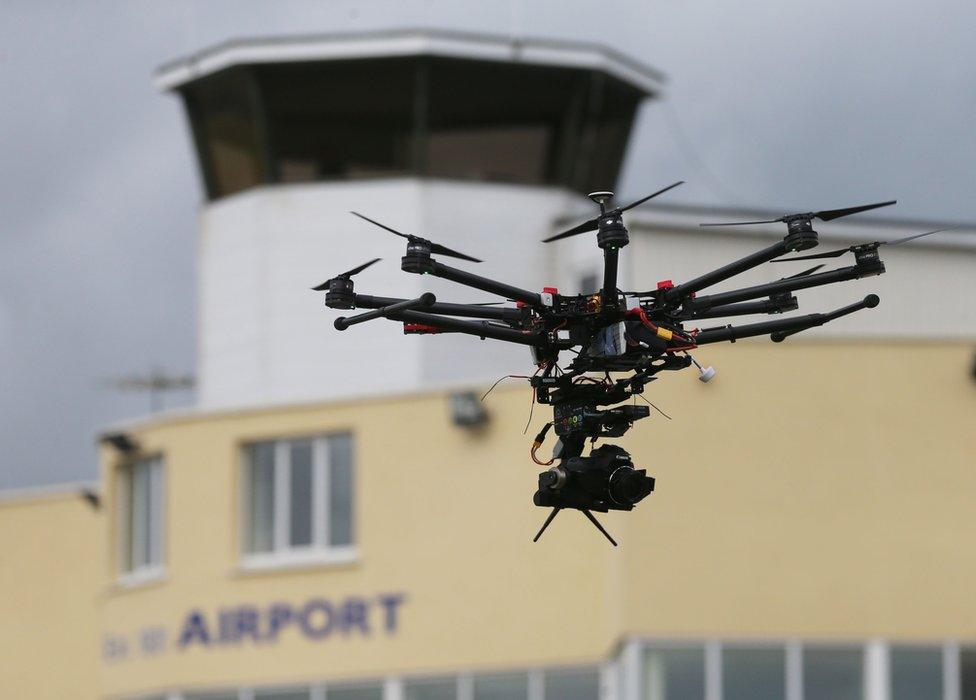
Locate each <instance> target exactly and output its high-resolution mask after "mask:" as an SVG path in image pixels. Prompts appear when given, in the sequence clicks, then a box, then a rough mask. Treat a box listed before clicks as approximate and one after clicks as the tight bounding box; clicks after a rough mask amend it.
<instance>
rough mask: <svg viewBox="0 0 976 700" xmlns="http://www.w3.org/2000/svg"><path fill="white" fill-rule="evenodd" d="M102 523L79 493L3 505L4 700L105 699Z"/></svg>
mask: <svg viewBox="0 0 976 700" xmlns="http://www.w3.org/2000/svg"><path fill="white" fill-rule="evenodd" d="M101 520H102V515H101V513H100V512H99V511H96V510H94V509H93V508H92V507H91V506H90V505H89V504H88V503H87V502H86V501H85V500H84V499H82V498H81V497H80V496H79V495H77V494H75V493H64V494H57V495H46V496H29V497H25V498H23V499H19V500H15V501H0V697H3V698H30V699H31V700H46V699H47V698H50V699H51V700H63V699H64V698H73V699H74V698H77V699H78V700H85V699H86V698H95V697H98V676H99V664H100V661H99V641H98V640H99V631H100V629H101V623H100V620H99V617H98V609H99V605H98V600H97V592H98V590H99V579H100V576H101V573H102V571H103V569H104V562H103V561H102V559H101V557H102V553H103V551H104V548H103V547H102V546H101V536H102V532H103V529H102V527H101Z"/></svg>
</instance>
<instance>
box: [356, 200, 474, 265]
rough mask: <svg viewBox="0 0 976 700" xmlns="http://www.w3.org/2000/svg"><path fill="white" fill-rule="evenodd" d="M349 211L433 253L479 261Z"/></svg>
mask: <svg viewBox="0 0 976 700" xmlns="http://www.w3.org/2000/svg"><path fill="white" fill-rule="evenodd" d="M349 213H350V214H353V215H355V216H358V217H359V218H360V219H362V220H363V221H368V222H369V223H371V224H373V225H374V226H379V227H380V228H382V229H386V230H387V231H389V232H390V233H393V234H396V235H397V236H400V237H401V238H406V239H407V240H408V241H410V242H411V243H425V244H427V246H428V247H429V248H430V252H431V253H434V254H435V255H447V256H449V257H452V258H460V259H461V260H470V261H471V262H476V263H480V262H481V260H478V258H472V257H471V256H470V255H465V254H464V253H459V252H458V251H456V250H451V249H450V248H448V247H447V246H443V245H441V244H440V243H434V242H433V241H429V240H427V239H426V238H421V237H420V236H414V235H411V234H409V233H401V232H400V231H397V230H396V229H394V228H390V227H389V226H387V225H385V224H381V223H380V222H379V221H373V220H372V219H370V218H369V217H368V216H363V215H362V214H360V213H359V212H358V211H351V212H349Z"/></svg>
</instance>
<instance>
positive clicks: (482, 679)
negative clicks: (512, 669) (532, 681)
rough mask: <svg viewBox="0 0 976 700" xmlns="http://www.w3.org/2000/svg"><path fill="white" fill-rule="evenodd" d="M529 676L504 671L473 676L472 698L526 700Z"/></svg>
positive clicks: (480, 699)
mask: <svg viewBox="0 0 976 700" xmlns="http://www.w3.org/2000/svg"><path fill="white" fill-rule="evenodd" d="M528 697H529V677H528V674H525V673H504V674H501V673H500V674H493V675H484V676H475V677H474V700H528Z"/></svg>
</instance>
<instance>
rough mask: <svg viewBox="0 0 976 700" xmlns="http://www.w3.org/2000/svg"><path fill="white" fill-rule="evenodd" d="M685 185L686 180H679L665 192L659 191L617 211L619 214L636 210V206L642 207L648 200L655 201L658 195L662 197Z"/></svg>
mask: <svg viewBox="0 0 976 700" xmlns="http://www.w3.org/2000/svg"><path fill="white" fill-rule="evenodd" d="M683 184H685V181H684V180H678V181H677V182H675V183H673V184H670V185H668V186H667V187H665V188H664V189H663V190H658V191H657V192H655V193H653V194H649V195H647V196H646V197H644V198H643V199H638V200H637V201H636V202H631V203H630V204H628V205H627V206H625V207H617V209H616V211H618V212H625V211H627V210H628V209H633V208H634V207H636V206H640V205H641V204H643V203H644V202H646V201H647V200H649V199H654V198H655V197H657V196H658V195H661V194H664V193H665V192H667V191H668V190H673V189H674V188H675V187H677V186H678V185H683Z"/></svg>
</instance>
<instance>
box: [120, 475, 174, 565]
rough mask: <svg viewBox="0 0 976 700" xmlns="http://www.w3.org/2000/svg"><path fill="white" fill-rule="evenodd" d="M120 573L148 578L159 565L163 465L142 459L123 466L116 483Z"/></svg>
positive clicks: (161, 551) (160, 563) (161, 562)
mask: <svg viewBox="0 0 976 700" xmlns="http://www.w3.org/2000/svg"><path fill="white" fill-rule="evenodd" d="M119 496H120V498H119V502H120V505H121V508H120V516H121V517H120V528H119V532H120V537H119V544H120V557H119V561H120V570H121V572H122V574H123V575H125V576H133V575H134V576H143V575H151V574H153V573H156V572H158V571H159V570H160V568H161V567H162V565H163V463H162V459H160V458H158V457H157V458H153V459H144V460H139V461H137V462H132V463H131V464H128V465H126V466H124V467H123V468H122V470H121V472H120V479H119Z"/></svg>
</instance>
